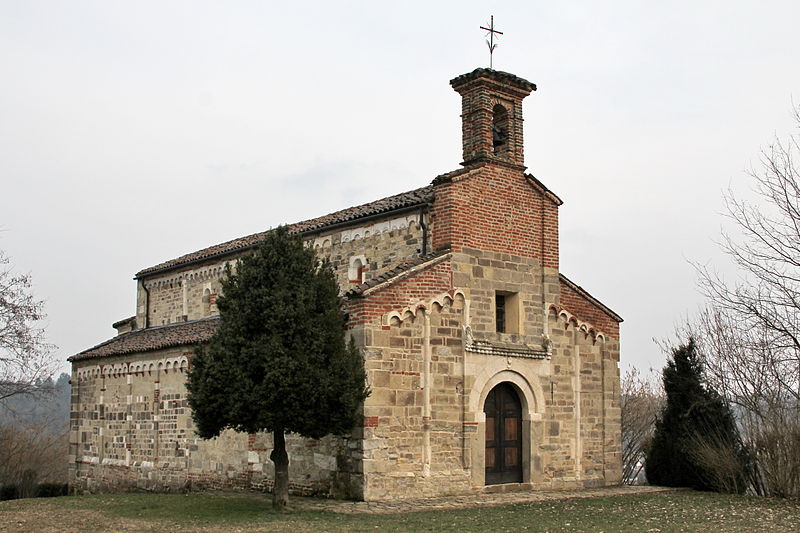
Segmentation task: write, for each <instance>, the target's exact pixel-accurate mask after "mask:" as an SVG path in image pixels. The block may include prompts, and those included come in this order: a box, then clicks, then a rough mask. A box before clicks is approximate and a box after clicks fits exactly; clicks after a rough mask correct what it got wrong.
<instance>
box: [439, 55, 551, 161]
mask: <svg viewBox="0 0 800 533" xmlns="http://www.w3.org/2000/svg"><path fill="white" fill-rule="evenodd" d="M450 85H451V86H452V87H453V89H455V91H456V92H457V93H458V94H460V95H461V129H462V142H463V147H464V156H463V157H464V161H463V162H462V163H461V164H462V165H464V166H468V165H471V164H473V163H479V162H487V161H492V162H495V163H500V164H506V165H509V164H510V165H513V166H517V167H524V166H525V158H524V154H523V143H522V140H523V139H522V100H523V99H524V98H525V97H526V96H528V95H529V94H530V93H531V91H535V90H536V85H535V84H533V83H531V82H529V81H527V80H524V79H522V78H518V77H517V76H514V75H513V74H509V73H507V72H500V71H498V70H492V69H487V68H479V69H475V70H473V71H472V72H470V73H469V74H462V75H461V76H458V77H457V78H454V79H452V80H450Z"/></svg>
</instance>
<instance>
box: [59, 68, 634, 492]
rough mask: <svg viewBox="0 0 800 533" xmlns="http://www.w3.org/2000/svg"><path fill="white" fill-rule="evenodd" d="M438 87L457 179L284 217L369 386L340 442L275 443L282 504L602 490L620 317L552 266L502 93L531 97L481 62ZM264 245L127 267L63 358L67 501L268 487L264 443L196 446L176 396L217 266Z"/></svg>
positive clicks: (515, 124) (614, 413) (510, 108)
mask: <svg viewBox="0 0 800 533" xmlns="http://www.w3.org/2000/svg"><path fill="white" fill-rule="evenodd" d="M450 83H451V85H452V87H453V89H455V91H456V92H457V93H458V94H459V95H460V96H461V98H462V115H461V118H462V136H463V155H462V158H463V162H462V163H461V168H459V169H458V170H455V171H453V172H449V173H447V174H443V175H440V176H438V177H436V178H434V179H433V180H432V182H431V183H430V184H429V185H426V186H423V187H420V188H418V189H415V190H412V191H409V192H406V193H402V194H398V195H395V196H391V197H388V198H384V199H381V200H377V201H374V202H371V203H368V204H365V205H361V206H357V207H352V208H349V209H344V210H342V211H338V212H335V213H331V214H329V215H325V216H322V217H319V218H315V219H312V220H307V221H304V222H299V223H296V224H292V225H290V226H288V228H289V231H290V232H292V233H294V234H297V235H300V236H301V237H302V238H303V239H304V240H305V241H306V242H307V243H308V245H309V246H312V247H313V248H314V249H315V250H316V251H317V253H318V255H319V256H320V257H325V258H328V259H330V261H331V263H332V264H333V266H334V267H335V268H336V273H337V278H338V281H339V283H340V286H341V293H342V295H343V297H344V302H345V311H346V312H347V313H348V330H349V331H348V334H352V335H353V336H354V338H355V340H356V342H357V344H358V345H359V347H360V348H361V351H362V353H363V355H364V358H365V366H366V370H367V376H368V382H369V387H370V389H371V391H372V393H371V395H370V396H369V397H368V398H367V400H366V402H365V404H364V406H363V415H364V416H363V424H362V425H361V426H360V427H358V428H356V429H355V430H353V432H352V433H351V434H348V435H340V436H328V437H325V438H323V439H320V440H311V439H304V438H300V437H298V436H293V435H290V436H289V437H288V438H287V448H288V451H289V456H290V467H289V475H290V490H291V491H292V492H294V493H297V494H316V495H325V496H336V497H348V498H355V499H362V500H367V501H371V500H382V499H389V498H403V497H420V496H440V495H447V494H464V493H475V492H483V491H497V490H509V489H516V490H523V489H531V490H536V489H558V488H564V489H567V488H569V489H573V488H581V487H597V486H605V485H615V484H619V483H620V481H621V471H622V465H621V440H620V439H621V436H620V382H619V368H618V364H619V349H620V344H619V342H620V341H619V339H620V334H619V324H620V322H622V319H621V318H620V317H619V316H618V315H617V314H616V313H614V312H613V311H612V310H610V309H609V308H608V307H606V306H605V305H603V304H602V303H600V302H599V301H598V300H597V299H595V298H594V297H592V296H591V295H590V294H589V293H588V292H587V291H585V290H584V289H583V288H581V287H580V286H578V285H577V284H576V283H574V282H572V281H570V280H569V279H567V278H566V277H565V276H564V275H563V274H561V273H560V270H559V251H558V250H559V249H558V246H559V237H558V208H559V206H560V205H561V203H562V202H561V200H560V199H559V198H558V196H556V195H555V194H554V193H553V192H552V191H550V190H549V189H548V188H547V187H546V186H545V185H544V184H542V183H541V182H540V181H539V180H537V179H536V178H535V177H533V176H532V175H531V174H529V173H526V168H525V166H524V154H523V112H522V101H523V99H524V98H525V97H526V96H528V95H529V94H530V93H531V92H532V91H534V90H535V89H536V86H535V85H534V84H532V83H530V82H528V81H526V80H524V79H522V78H519V77H517V76H514V75H512V74H508V73H505V72H499V71H495V70H491V69H477V70H475V71H473V72H470V73H468V74H464V75H462V76H459V77H457V78H455V79H453V80H452V81H451V82H450ZM265 234H266V232H264V233H258V234H254V235H249V236H246V237H242V238H240V239H235V240H232V241H229V242H225V243H222V244H218V245H215V246H211V247H209V248H206V249H203V250H200V251H197V252H194V253H191V254H188V255H184V256H182V257H178V258H176V259H172V260H170V261H166V262H164V263H161V264H159V265H156V266H153V267H150V268H146V269H144V270H141V271H140V272H138V273H137V274H136V276H135V279H136V284H137V307H136V313H135V316H132V317H130V318H127V319H124V320H120V321H119V322H116V323H115V324H114V327H115V328H116V329H117V331H118V335H117V336H115V337H114V338H112V339H110V340H108V341H106V342H104V343H102V344H99V345H97V346H95V347H93V348H90V349H88V350H85V351H83V352H81V353H79V354H76V355H74V356H72V357H71V358H70V361H71V363H72V408H71V420H70V450H69V466H70V482H71V484H72V485H73V487H75V490H76V491H78V492H82V491H113V490H135V489H147V490H156V491H182V490H193V489H209V488H220V489H253V490H260V489H269V488H270V487H271V484H272V479H273V466H272V463H271V461H270V460H269V453H270V451H271V448H272V437H271V435H269V434H262V433H259V434H252V435H247V434H240V433H235V432H233V431H226V432H224V433H223V434H222V435H221V436H219V437H218V438H215V439H211V440H203V439H200V438H199V437H198V436H197V435H195V433H194V428H193V423H192V419H191V413H190V409H189V406H188V403H187V400H186V390H185V386H184V384H185V381H186V372H187V370H188V368H189V366H190V365H191V360H192V354H193V348H194V346H196V345H197V344H198V343H203V342H206V341H208V339H209V338H211V336H212V335H213V333H214V331H215V330H216V327H217V324H218V323H219V320H220V318H219V316H218V311H217V308H216V305H215V301H216V297H217V296H218V295H219V293H220V278H221V276H223V275H224V272H225V265H226V264H235V262H236V260H237V258H238V257H241V255H242V254H245V253H248V251H249V250H251V249H252V248H253V247H254V246H255V245H257V244H258V243H259V242H260V241H261V240H262V239H263V238H264V235H265ZM231 393H232V394H235V391H231Z"/></svg>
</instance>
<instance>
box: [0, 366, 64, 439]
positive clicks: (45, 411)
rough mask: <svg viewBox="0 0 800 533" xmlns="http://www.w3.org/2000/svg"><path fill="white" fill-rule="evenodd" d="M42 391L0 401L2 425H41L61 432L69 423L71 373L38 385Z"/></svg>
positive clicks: (0, 423)
mask: <svg viewBox="0 0 800 533" xmlns="http://www.w3.org/2000/svg"><path fill="white" fill-rule="evenodd" d="M38 388H39V391H40V392H39V393H38V394H34V395H29V394H19V395H17V396H12V397H10V398H7V399H6V400H5V402H4V403H2V404H0V426H20V425H22V426H30V425H37V426H40V427H44V428H47V430H48V431H52V432H59V431H62V430H63V428H64V427H65V426H66V425H67V424H68V423H69V401H70V384H69V374H66V373H62V374H61V375H60V376H59V377H58V379H57V380H55V381H53V380H52V379H48V380H46V381H42V382H41V383H39V384H38Z"/></svg>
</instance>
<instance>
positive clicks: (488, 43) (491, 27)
mask: <svg viewBox="0 0 800 533" xmlns="http://www.w3.org/2000/svg"><path fill="white" fill-rule="evenodd" d="M481 29H482V30H486V31H488V32H489V34H488V36H489V40H488V41H486V46H488V47H489V68H492V54H493V53H494V49H495V48H497V45H496V44H495V42H494V34H495V33H496V34H497V35H503V32H501V31H497V30H496V29H494V15H492V18H491V22H490V24H489V27H488V28H487V27H485V26H481Z"/></svg>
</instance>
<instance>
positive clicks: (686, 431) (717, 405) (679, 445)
mask: <svg viewBox="0 0 800 533" xmlns="http://www.w3.org/2000/svg"><path fill="white" fill-rule="evenodd" d="M663 382H664V391H665V392H666V395H667V401H666V405H665V406H664V409H663V411H662V413H661V415H660V416H659V417H658V419H657V420H656V427H655V433H654V435H653V441H652V443H651V445H650V448H649V450H648V452H647V459H646V462H645V472H646V474H647V479H648V481H649V482H650V483H651V484H653V485H663V486H668V487H691V488H694V489H697V490H711V491H723V490H724V491H732V492H742V491H743V490H744V487H745V481H744V477H745V472H746V464H747V461H746V454H745V453H744V450H743V448H742V445H741V439H740V437H739V433H738V430H737V428H736V423H735V421H734V418H733V415H732V413H731V410H730V408H729V407H728V404H727V403H726V402H725V401H724V399H723V398H722V397H721V396H720V395H719V394H717V392H716V391H714V390H713V389H712V388H710V387H708V386H707V385H706V383H705V373H704V369H703V362H702V359H701V357H700V355H699V354H698V352H697V346H696V344H695V341H694V339H691V338H690V339H689V342H688V344H683V345H680V346H678V347H677V348H675V349H673V350H672V354H671V357H670V359H669V360H668V361H667V366H666V367H664V371H663Z"/></svg>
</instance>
